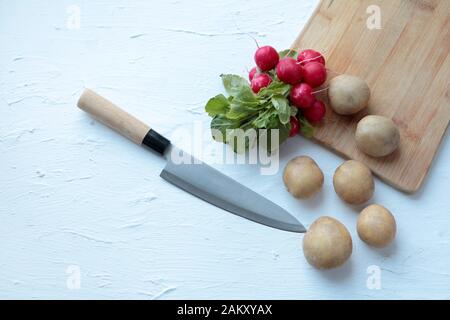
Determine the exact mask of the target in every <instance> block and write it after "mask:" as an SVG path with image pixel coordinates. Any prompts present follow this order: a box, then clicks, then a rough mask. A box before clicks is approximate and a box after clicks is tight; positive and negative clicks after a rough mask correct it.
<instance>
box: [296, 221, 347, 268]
mask: <svg viewBox="0 0 450 320" xmlns="http://www.w3.org/2000/svg"><path fill="white" fill-rule="evenodd" d="M352 248H353V244H352V237H351V236H350V233H349V232H348V230H347V229H346V228H345V226H344V225H343V224H342V223H340V222H339V221H338V220H336V219H334V218H331V217H326V216H325V217H320V218H319V219H317V220H316V221H314V223H313V224H312V225H311V227H309V229H308V231H307V232H306V234H305V237H304V238H303V254H304V255H305V258H306V260H307V261H308V262H309V263H310V264H311V265H313V266H314V267H316V268H319V269H329V268H335V267H338V266H340V265H342V264H343V263H344V262H345V261H347V259H348V258H349V257H350V256H351V254H352Z"/></svg>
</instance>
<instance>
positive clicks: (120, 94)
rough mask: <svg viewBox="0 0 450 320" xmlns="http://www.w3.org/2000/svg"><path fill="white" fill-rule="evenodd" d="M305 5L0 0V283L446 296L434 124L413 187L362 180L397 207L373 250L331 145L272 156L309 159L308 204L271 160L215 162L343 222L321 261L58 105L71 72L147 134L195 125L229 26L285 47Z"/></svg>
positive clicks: (248, 50)
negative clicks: (343, 190) (345, 248)
mask: <svg viewBox="0 0 450 320" xmlns="http://www.w3.org/2000/svg"><path fill="white" fill-rule="evenodd" d="M315 4H316V1H314V0H311V1H301V2H300V1H270V0H259V1H240V0H239V1H238V0H223V1H200V0H192V1H177V0H173V1H125V0H124V1H76V0H74V1H67V0H65V1H58V2H56V1H37V0H36V1H6V0H2V1H0V43H1V46H0V164H1V171H0V181H1V186H2V187H1V194H0V216H1V223H0V298H102V299H103V298H107V299H109V298H138V299H140V298H143V299H156V298H163V299H171V298H207V299H209V298H286V299H294V298H295V299H307V298H338V299H339V298H344V299H347V298H363V299H365V298H447V299H448V298H450V255H449V253H450V250H449V246H450V231H449V230H450V228H449V227H450V197H449V187H450V162H449V161H448V159H449V158H450V139H448V137H447V138H446V139H444V141H443V144H442V147H441V150H440V152H439V154H438V156H437V158H436V160H435V162H434V165H433V168H432V170H431V172H430V174H429V177H428V178H427V181H426V183H425V185H424V187H423V189H422V190H421V191H420V192H418V193H417V194H416V195H413V196H407V195H405V194H402V193H400V192H398V191H396V190H394V189H392V188H390V187H388V186H387V185H385V184H383V183H381V182H379V181H377V182H376V195H375V198H374V201H376V202H379V203H381V204H384V205H386V206H387V207H389V209H391V210H392V212H393V213H394V214H395V216H396V218H397V222H398V238H397V240H396V242H395V244H394V245H393V246H391V247H389V248H387V249H384V250H374V249H371V248H369V247H367V246H366V245H364V244H363V243H362V242H361V241H360V240H359V239H358V237H357V235H356V231H355V222H356V218H357V209H355V208H351V207H349V206H346V205H344V204H343V203H342V202H340V201H339V200H338V198H337V196H336V195H335V193H334V191H333V188H332V174H333V172H334V170H335V168H336V167H337V166H338V165H339V164H340V163H341V161H342V160H341V159H340V158H339V157H337V156H335V155H333V154H331V153H330V152H328V151H326V150H324V149H322V148H321V147H319V146H316V145H314V144H312V143H310V142H308V141H306V140H304V139H302V138H294V139H291V140H290V141H289V142H288V143H287V144H286V145H284V146H283V152H282V158H281V161H282V165H283V164H285V163H286V162H287V161H288V160H289V159H290V158H291V157H293V156H295V155H299V154H306V155H310V156H312V157H313V158H314V159H315V160H316V161H317V162H318V164H319V165H320V166H321V167H322V169H323V170H324V173H325V178H326V180H325V186H324V190H323V192H322V193H321V194H320V195H319V196H318V197H317V198H315V199H313V200H309V201H304V202H299V201H297V200H295V199H293V198H292V197H290V195H289V194H288V193H287V192H286V191H285V190H284V187H283V185H282V182H281V172H280V173H278V174H277V175H275V176H260V175H259V174H257V170H256V168H254V167H251V166H242V165H241V166H226V167H223V168H221V170H222V171H223V172H225V173H226V174H228V175H230V176H232V177H233V178H235V179H236V180H238V181H240V182H242V183H244V184H245V185H247V186H249V187H251V188H253V189H254V190H256V191H257V192H259V193H261V194H263V195H265V196H267V197H269V198H270V199H272V200H273V201H275V202H276V203H278V204H280V205H281V206H283V207H285V208H286V209H288V210H289V211H291V212H293V213H294V214H295V215H296V216H297V217H298V218H299V219H300V220H301V221H303V222H304V224H305V225H310V224H311V223H312V221H314V220H315V219H316V218H318V217H319V216H321V215H331V216H334V217H336V218H338V219H339V220H341V221H342V222H343V223H344V224H345V225H346V226H347V227H348V229H349V230H350V232H351V234H352V236H353V241H354V253H353V256H352V258H351V260H350V263H348V264H346V265H345V266H344V267H342V268H340V269H336V270H332V271H328V272H323V271H322V272H320V271H317V270H314V269H313V268H312V267H311V266H309V265H308V264H307V263H306V261H305V260H304V258H303V253H302V250H301V240H302V236H301V235H298V234H292V233H287V232H282V231H278V230H274V229H271V228H267V227H264V226H261V225H258V224H255V223H252V222H249V221H246V220H244V219H242V218H239V217H236V216H234V215H232V214H229V213H227V212H224V211H222V210H220V209H217V208H215V207H213V206H211V205H209V204H207V203H204V202H202V201H200V200H197V199H196V198H194V197H192V196H191V195H189V194H186V193H184V192H182V191H180V190H178V189H177V188H175V187H173V186H172V185H170V184H168V183H166V182H165V181H164V180H162V179H161V178H159V176H158V175H159V172H160V171H161V169H162V167H163V165H164V161H163V160H162V159H159V158H157V157H156V156H154V155H153V154H151V153H149V152H147V151H146V150H143V149H141V148H139V147H137V146H135V145H133V144H131V143H129V142H128V141H127V140H125V139H124V138H122V137H121V136H119V135H117V134H115V133H113V132H111V131H110V130H109V129H106V128H104V127H103V126H101V125H99V124H97V123H94V122H93V121H92V120H90V119H89V118H88V117H87V116H86V115H85V114H83V113H82V112H81V111H79V110H78V109H77V108H76V107H75V104H76V100H77V98H78V96H79V95H80V93H81V91H82V88H83V87H84V86H85V87H90V88H93V89H95V90H97V91H98V92H99V93H101V94H103V95H105V96H107V97H108V98H109V99H111V100H112V101H114V102H116V103H117V104H119V105H121V106H123V107H125V108H126V109H127V110H129V111H130V112H132V113H134V114H135V115H137V116H138V117H140V118H142V119H143V120H145V121H148V123H149V124H150V125H152V126H153V127H154V128H156V129H157V130H158V131H160V132H161V133H164V134H168V135H170V134H171V133H172V132H173V131H174V130H175V129H176V128H178V127H179V126H186V127H190V126H191V124H192V123H193V122H194V121H197V120H201V121H203V122H204V123H205V124H207V123H208V121H209V119H208V117H207V116H206V115H205V114H204V113H203V112H202V110H203V105H204V103H205V101H207V99H208V98H209V97H211V96H213V95H215V94H217V93H218V92H222V87H221V83H220V80H219V78H218V75H219V74H220V73H241V74H244V73H245V68H250V67H251V66H252V55H253V52H254V49H255V45H254V43H253V41H252V40H251V38H250V37H248V36H247V35H246V33H249V34H251V35H252V36H254V37H256V38H257V39H258V41H259V42H260V43H261V44H272V45H274V46H276V47H277V48H280V49H281V48H286V47H288V46H289V45H290V43H291V42H292V41H293V39H294V37H295V36H296V35H297V34H298V32H299V31H300V29H301V28H302V26H303V25H304V24H305V22H306V20H307V18H308V16H309V15H310V14H311V13H312V11H313V9H314V6H315ZM71 5H75V7H71ZM77 8H79V9H80V10H81V15H80V18H81V19H80V28H76V22H77V21H76V19H75V20H74V19H73V14H76V11H77ZM71 17H72V19H71ZM74 27H75V28H74ZM370 265H377V266H379V267H380V268H381V289H380V290H371V289H369V288H368V287H367V285H366V281H367V279H368V276H369V275H368V274H367V273H366V271H367V268H368V267H369V266H370ZM66 272H67V273H66ZM77 274H79V275H80V277H79V279H78V278H77ZM78 280H79V281H78Z"/></svg>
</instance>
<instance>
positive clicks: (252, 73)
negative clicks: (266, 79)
mask: <svg viewBox="0 0 450 320" xmlns="http://www.w3.org/2000/svg"><path fill="white" fill-rule="evenodd" d="M257 72H258V69H257V68H256V67H253V68H252V69H251V70H250V72H249V73H248V79H249V80H250V81H252V80H253V77H254V76H255V74H256V73H257Z"/></svg>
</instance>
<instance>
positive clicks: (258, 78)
mask: <svg viewBox="0 0 450 320" xmlns="http://www.w3.org/2000/svg"><path fill="white" fill-rule="evenodd" d="M271 82H272V78H271V77H270V76H269V75H267V74H265V73H259V74H256V75H255V76H254V77H253V79H252V81H251V87H252V91H253V92H254V93H258V92H259V90H261V89H262V88H265V87H267V86H268V85H269V84H270V83H271Z"/></svg>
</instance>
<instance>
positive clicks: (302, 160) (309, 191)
mask: <svg viewBox="0 0 450 320" xmlns="http://www.w3.org/2000/svg"><path fill="white" fill-rule="evenodd" d="M283 181H284V184H285V185H286V188H287V190H288V191H289V192H290V193H291V194H292V195H293V196H294V197H296V198H299V199H304V198H309V197H311V196H312V195H313V194H315V193H317V192H318V191H319V190H320V189H321V188H322V185H323V173H322V170H320V168H319V166H318V165H317V163H316V162H315V161H314V160H313V159H311V158H310V157H306V156H300V157H295V158H293V159H292V160H290V161H289V162H288V164H287V165H286V167H285V168H284V173H283Z"/></svg>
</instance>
